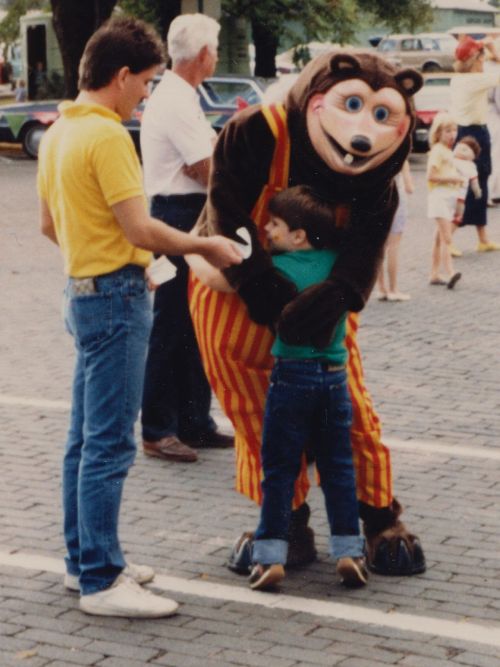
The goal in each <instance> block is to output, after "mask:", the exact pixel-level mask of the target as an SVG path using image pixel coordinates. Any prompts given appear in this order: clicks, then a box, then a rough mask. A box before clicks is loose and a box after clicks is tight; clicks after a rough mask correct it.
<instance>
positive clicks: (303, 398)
mask: <svg viewBox="0 0 500 667" xmlns="http://www.w3.org/2000/svg"><path fill="white" fill-rule="evenodd" d="M351 421H352V405H351V401H350V398H349V394H348V391H347V374H346V371H345V369H344V368H342V369H340V370H329V369H328V364H327V363H324V362H321V361H309V360H306V361H301V360H282V359H277V360H276V362H275V365H274V368H273V372H272V374H271V384H270V387H269V393H268V396H267V402H266V410H265V414H264V431H263V442H262V468H263V472H264V480H263V482H262V491H263V494H264V500H263V504H262V509H261V515H260V523H259V526H258V528H257V530H256V532H255V541H254V545H253V561H254V562H255V563H262V564H264V565H266V564H270V563H282V564H285V563H286V557H287V551H288V541H287V540H288V529H289V524H290V516H291V511H292V500H293V493H294V485H295V480H296V479H297V477H298V474H299V471H300V466H301V461H302V456H303V454H304V446H305V444H306V442H309V443H310V444H311V445H312V446H313V449H314V452H315V455H316V466H317V468H318V472H319V475H320V480H321V489H322V491H323V495H324V498H325V505H326V512H327V515H328V522H329V525H330V535H331V537H330V552H331V554H332V556H333V557H334V558H336V559H337V558H342V557H343V556H352V557H356V556H361V555H362V554H363V546H364V540H363V538H362V537H361V536H360V534H359V518H358V502H357V498H356V482H355V475H354V468H353V462H352V449H351V437H350V427H351Z"/></svg>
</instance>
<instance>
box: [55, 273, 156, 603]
mask: <svg viewBox="0 0 500 667" xmlns="http://www.w3.org/2000/svg"><path fill="white" fill-rule="evenodd" d="M94 285H95V293H94V294H85V295H77V294H76V283H75V281H73V280H72V279H71V278H70V279H69V281H68V285H67V287H66V290H65V313H64V314H65V323H66V327H67V329H68V331H69V332H70V334H71V335H72V336H73V337H74V340H75V346H76V352H77V355H76V367H75V374H74V380H73V401H72V408H71V422H70V428H69V434H68V440H67V443H66V451H65V455H64V463H63V509H64V538H65V541H66V547H67V550H68V555H67V558H66V568H67V571H68V572H69V573H70V574H73V575H77V576H79V577H80V589H81V592H82V594H83V595H86V594H90V593H95V592H97V591H100V590H104V589H105V588H109V586H111V584H112V583H113V581H114V580H115V579H116V577H117V576H118V575H119V574H120V572H121V571H122V569H123V568H124V567H125V561H124V558H123V554H122V550H121V548H120V542H119V539H118V516H119V512H120V503H121V497H122V490H123V484H124V481H125V478H126V476H127V473H128V469H129V468H130V466H131V465H132V463H133V461H134V458H135V452H136V445H135V440H134V423H135V421H136V419H137V416H138V413H139V408H140V404H141V395H142V381H143V377H144V362H145V358H146V349H147V344H148V336H149V332H150V328H151V302H150V298H149V294H148V291H147V289H146V284H145V280H144V269H141V268H140V267H138V266H131V265H129V266H126V267H124V268H123V269H120V270H118V271H114V272H113V273H109V274H107V275H104V276H99V277H97V278H95V279H94Z"/></svg>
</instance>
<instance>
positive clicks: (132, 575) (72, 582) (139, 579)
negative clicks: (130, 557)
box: [64, 563, 155, 593]
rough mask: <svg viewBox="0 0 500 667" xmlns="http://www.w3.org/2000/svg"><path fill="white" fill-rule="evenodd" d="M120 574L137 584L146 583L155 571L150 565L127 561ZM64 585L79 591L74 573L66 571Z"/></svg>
mask: <svg viewBox="0 0 500 667" xmlns="http://www.w3.org/2000/svg"><path fill="white" fill-rule="evenodd" d="M121 574H123V575H125V576H126V577H128V578H129V579H133V580H134V581H135V582H136V583H137V584H148V583H149V582H150V581H153V579H154V577H155V571H154V570H153V568H152V567H149V565H135V564H134V563H127V565H126V566H125V569H124V570H123V571H122V573H121ZM64 586H65V587H66V588H67V589H68V590H70V591H75V592H77V593H79V592H80V582H79V581H78V577H77V576H76V575H74V574H68V573H67V572H66V574H65V575H64Z"/></svg>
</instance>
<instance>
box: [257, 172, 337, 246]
mask: <svg viewBox="0 0 500 667" xmlns="http://www.w3.org/2000/svg"><path fill="white" fill-rule="evenodd" d="M268 210H269V213H271V215H274V216H276V217H277V218H281V219H282V220H284V222H286V224H287V227H288V228H289V229H291V230H292V231H294V230H296V229H303V230H304V231H305V233H306V236H307V240H308V241H309V243H310V244H311V245H312V246H313V247H314V248H324V247H325V246H328V245H329V239H330V237H331V232H332V229H333V227H334V225H335V219H334V212H333V209H332V207H331V205H330V204H328V203H327V202H326V201H324V200H323V199H320V198H319V197H318V196H317V195H316V194H315V192H314V190H313V189H312V188H311V187H309V186H307V185H296V186H294V187H292V188H288V189H287V190H283V191H282V192H278V194H277V195H274V197H272V198H271V199H270V201H269V205H268Z"/></svg>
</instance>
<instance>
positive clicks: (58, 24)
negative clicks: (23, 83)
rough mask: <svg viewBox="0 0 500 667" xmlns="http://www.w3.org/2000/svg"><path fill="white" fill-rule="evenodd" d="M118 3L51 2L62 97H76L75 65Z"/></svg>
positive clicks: (95, 0)
mask: <svg viewBox="0 0 500 667" xmlns="http://www.w3.org/2000/svg"><path fill="white" fill-rule="evenodd" d="M116 2H117V0H84V2H82V1H81V0H51V5H52V21H53V23H54V30H55V33H56V35H57V41H58V42H59V48H60V50H61V57H62V61H63V67H64V87H65V95H66V97H68V98H74V97H76V95H77V93H78V65H79V64H80V58H81V57H82V53H83V50H84V48H85V44H86V43H87V41H88V39H89V38H90V36H91V35H92V34H93V33H94V32H95V31H96V30H97V28H98V27H99V26H100V25H101V24H102V23H104V21H106V20H107V19H108V18H109V17H110V16H111V12H112V11H113V9H114V7H115V5H116Z"/></svg>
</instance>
